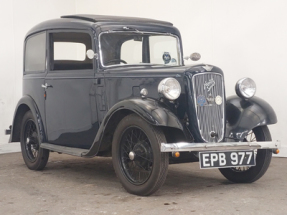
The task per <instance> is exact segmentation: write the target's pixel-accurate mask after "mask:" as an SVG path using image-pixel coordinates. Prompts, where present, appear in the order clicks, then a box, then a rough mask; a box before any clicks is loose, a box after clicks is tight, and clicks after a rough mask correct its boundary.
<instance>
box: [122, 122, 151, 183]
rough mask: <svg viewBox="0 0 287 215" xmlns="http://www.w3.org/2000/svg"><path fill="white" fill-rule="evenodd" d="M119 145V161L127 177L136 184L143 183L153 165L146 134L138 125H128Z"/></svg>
mask: <svg viewBox="0 0 287 215" xmlns="http://www.w3.org/2000/svg"><path fill="white" fill-rule="evenodd" d="M120 146H121V148H120V152H119V153H120V158H121V159H120V162H121V165H122V169H123V171H124V173H125V175H126V177H127V179H128V180H129V181H130V182H131V183H133V184H137V185H139V184H143V183H145V181H147V180H148V178H149V177H150V175H151V172H152V166H153V154H152V149H151V145H150V142H149V139H148V137H147V136H146V134H145V133H144V132H143V131H142V130H141V129H140V128H138V127H130V128H128V129H127V130H126V131H125V132H124V134H123V136H122V139H121V142H120ZM131 152H132V154H133V155H134V156H132V157H130V153H131Z"/></svg>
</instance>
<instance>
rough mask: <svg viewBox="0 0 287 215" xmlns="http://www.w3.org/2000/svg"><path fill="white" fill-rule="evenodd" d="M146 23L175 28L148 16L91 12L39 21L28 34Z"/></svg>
mask: <svg viewBox="0 0 287 215" xmlns="http://www.w3.org/2000/svg"><path fill="white" fill-rule="evenodd" d="M113 24H115V25H125V24H131V25H145V26H149V25H150V26H158V27H162V28H165V29H166V28H168V29H175V28H174V27H173V24H172V23H170V22H165V21H160V20H155V19H147V18H136V17H124V16H105V15H90V14H76V15H66V16H61V18H60V19H53V20H48V21H45V22H42V23H39V24H38V25H36V26H35V27H33V28H32V29H31V30H30V31H29V32H28V33H27V35H26V37H27V36H29V35H31V34H34V33H37V32H40V31H44V30H49V29H72V28H78V29H87V28H91V27H92V28H95V27H96V26H101V27H102V26H105V25H113Z"/></svg>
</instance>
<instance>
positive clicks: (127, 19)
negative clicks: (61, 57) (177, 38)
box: [61, 14, 172, 26]
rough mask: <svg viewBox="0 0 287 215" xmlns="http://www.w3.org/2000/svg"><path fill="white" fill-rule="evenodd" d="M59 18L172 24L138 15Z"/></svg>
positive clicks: (68, 16)
mask: <svg viewBox="0 0 287 215" xmlns="http://www.w3.org/2000/svg"><path fill="white" fill-rule="evenodd" d="M61 18H73V19H82V20H86V21H90V22H122V23H126V22H129V23H145V24H161V25H170V26H172V23H170V22H166V21H160V20H155V19H147V18H138V17H125V16H106V15H91V14H76V15H67V16H61Z"/></svg>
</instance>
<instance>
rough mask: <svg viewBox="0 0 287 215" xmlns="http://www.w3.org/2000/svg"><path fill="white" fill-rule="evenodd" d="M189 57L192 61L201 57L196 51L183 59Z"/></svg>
mask: <svg viewBox="0 0 287 215" xmlns="http://www.w3.org/2000/svg"><path fill="white" fill-rule="evenodd" d="M189 58H190V59H191V60H193V61H198V60H199V59H200V58H201V55H200V54H199V53H197V52H194V53H192V54H191V55H190V56H186V57H184V59H185V60H188V59H189Z"/></svg>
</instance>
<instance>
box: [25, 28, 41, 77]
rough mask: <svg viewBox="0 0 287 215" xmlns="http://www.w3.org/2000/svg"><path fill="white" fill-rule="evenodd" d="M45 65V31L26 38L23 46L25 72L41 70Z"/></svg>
mask: <svg viewBox="0 0 287 215" xmlns="http://www.w3.org/2000/svg"><path fill="white" fill-rule="evenodd" d="M45 65H46V32H44V33H40V34H37V35H35V36H31V37H29V38H28V40H27V42H26V48H25V72H43V71H44V70H45V68H46V66H45Z"/></svg>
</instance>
